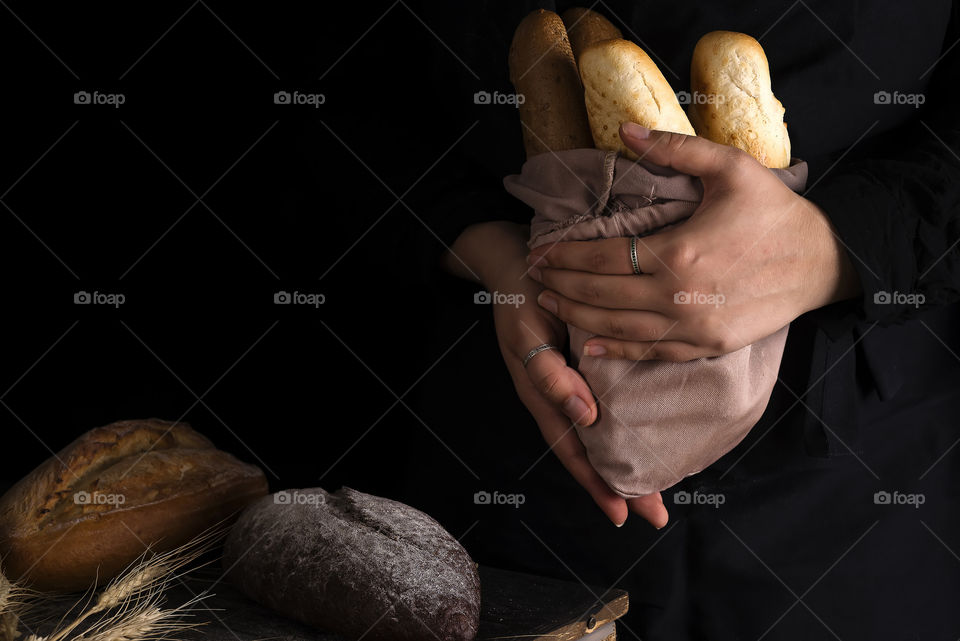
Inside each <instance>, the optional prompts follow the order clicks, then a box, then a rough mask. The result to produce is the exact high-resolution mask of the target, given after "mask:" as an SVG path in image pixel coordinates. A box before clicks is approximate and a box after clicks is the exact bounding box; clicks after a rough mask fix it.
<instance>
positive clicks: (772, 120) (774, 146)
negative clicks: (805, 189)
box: [689, 31, 790, 168]
mask: <svg viewBox="0 0 960 641" xmlns="http://www.w3.org/2000/svg"><path fill="white" fill-rule="evenodd" d="M690 89H691V92H692V93H691V95H692V97H693V100H692V101H691V103H690V107H689V113H690V121H691V122H692V123H693V125H694V127H695V129H696V130H697V134H698V135H700V136H703V137H704V138H707V139H709V140H712V141H713V142H717V143H721V144H724V145H731V146H733V147H737V148H739V149H742V150H743V151H745V152H747V153H749V154H750V155H752V156H753V157H754V158H756V159H757V160H758V161H760V162H761V163H762V164H763V165H764V166H766V167H776V168H784V167H789V166H790V137H789V136H788V135H787V126H786V124H784V122H783V114H784V109H783V105H782V104H780V101H779V100H777V98H776V96H774V95H773V91H772V90H771V88H770V68H769V66H768V64H767V57H766V55H765V54H764V52H763V47H761V46H760V43H759V42H757V41H756V40H754V39H753V38H751V37H750V36H748V35H746V34H743V33H735V32H733V31H713V32H711V33H708V34H706V35H705V36H703V37H702V38H700V41H699V42H697V46H696V47H695V48H694V50H693V61H692V63H691V65H690Z"/></svg>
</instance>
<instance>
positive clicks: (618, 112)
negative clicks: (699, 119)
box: [580, 39, 695, 160]
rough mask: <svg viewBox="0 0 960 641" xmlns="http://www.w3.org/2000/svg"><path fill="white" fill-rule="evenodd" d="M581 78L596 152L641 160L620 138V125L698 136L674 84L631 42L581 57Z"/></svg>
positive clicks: (600, 45)
mask: <svg viewBox="0 0 960 641" xmlns="http://www.w3.org/2000/svg"><path fill="white" fill-rule="evenodd" d="M580 78H581V79H582V81H583V89H584V101H585V103H586V105H587V115H588V117H589V119H590V130H591V133H592V134H593V141H594V144H595V145H596V147H597V148H598V149H604V150H608V151H619V152H620V153H621V154H623V155H624V156H626V157H628V158H631V159H633V160H636V159H637V155H636V154H635V153H634V152H633V151H631V150H630V149H628V148H627V147H626V146H625V145H624V144H623V141H622V140H621V139H620V131H619V130H620V125H621V124H622V123H624V122H635V123H637V124H640V125H643V126H644V127H648V128H650V129H658V130H661V131H672V132H676V133H681V134H687V135H689V136H693V135H695V132H694V130H693V126H692V125H691V124H690V121H689V120H687V115H686V114H685V113H684V112H683V108H682V107H681V106H680V102H679V101H678V100H677V96H676V94H675V93H674V92H673V89H671V87H670V83H668V82H667V80H666V78H664V77H663V74H662V73H661V72H660V69H659V68H657V65H656V64H655V63H654V62H653V60H651V59H650V56H648V55H647V53H646V52H645V51H644V50H643V49H641V48H640V47H638V46H637V45H635V44H634V43H632V42H630V41H628V40H620V39H614V40H604V41H602V42H597V43H594V44H593V45H590V46H589V47H587V49H586V50H585V51H584V52H583V53H582V54H581V55H580Z"/></svg>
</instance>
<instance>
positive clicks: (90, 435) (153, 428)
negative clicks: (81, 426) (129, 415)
mask: <svg viewBox="0 0 960 641" xmlns="http://www.w3.org/2000/svg"><path fill="white" fill-rule="evenodd" d="M266 493H267V481H266V478H265V477H264V475H263V472H261V471H260V469H259V468H258V467H256V466H255V465H249V464H247V463H243V462H241V461H239V460H237V459H235V458H234V457H233V456H231V455H230V454H228V453H226V452H223V451H220V450H218V449H216V448H215V447H214V446H213V444H212V443H211V442H210V441H209V440H208V439H207V438H206V437H204V436H203V435H202V434H200V433H198V432H195V431H194V430H193V429H191V427H190V426H189V425H187V424H186V423H170V422H167V421H161V420H157V419H147V420H137V421H119V422H117V423H111V424H110V425H107V426H105V427H98V428H96V429H92V430H90V431H89V432H86V433H85V434H83V435H82V436H80V437H79V438H77V439H76V440H75V441H73V442H72V443H70V444H69V445H67V446H66V447H65V448H63V449H62V450H60V452H58V453H57V454H56V455H55V456H53V457H52V458H50V459H48V460H47V461H45V462H44V463H42V464H41V465H40V466H39V467H37V468H36V469H34V470H33V471H32V472H31V473H30V474H28V475H27V476H25V477H24V478H23V479H21V480H20V481H19V482H18V483H17V484H16V485H14V486H13V487H12V488H10V490H8V491H7V493H6V494H4V495H3V497H0V556H2V558H3V571H4V573H5V574H6V575H7V576H9V577H10V578H11V579H14V580H20V581H22V582H23V583H25V584H27V585H28V586H29V587H32V588H35V589H37V590H66V591H73V590H86V589H88V588H90V586H91V585H92V584H93V582H94V580H95V579H96V580H97V581H98V583H101V584H102V583H105V582H106V581H107V580H109V579H111V578H113V577H114V576H116V575H117V574H119V573H120V571H121V570H122V569H123V568H125V567H126V566H127V565H128V564H129V563H130V562H131V561H133V560H134V559H136V558H137V557H138V556H139V555H141V554H142V553H143V552H144V545H146V544H154V545H153V547H152V549H154V550H156V551H161V550H168V549H171V548H173V547H176V546H177V545H181V544H183V543H185V542H187V541H188V540H190V539H191V538H193V537H194V536H196V535H197V534H199V533H200V532H202V531H203V530H205V529H207V528H208V527H210V526H212V525H214V524H216V523H219V522H220V521H222V520H224V519H227V518H228V517H230V516H231V515H232V514H234V513H237V512H239V510H240V509H241V508H243V507H244V506H245V505H246V504H247V503H249V502H250V501H252V500H254V499H256V498H257V497H259V496H263V495H264V494H266Z"/></svg>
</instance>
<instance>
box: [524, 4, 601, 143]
mask: <svg viewBox="0 0 960 641" xmlns="http://www.w3.org/2000/svg"><path fill="white" fill-rule="evenodd" d="M509 65H510V82H512V83H513V86H514V88H515V89H516V91H517V93H518V94H519V95H522V96H523V102H522V104H519V111H520V121H521V123H522V125H521V128H522V131H523V145H524V149H525V150H526V152H527V158H530V157H532V156H535V155H537V154H542V153H545V152H548V151H563V150H565V149H578V148H582V147H591V146H592V140H591V137H590V127H589V125H588V124H587V112H586V110H585V108H584V105H583V87H582V86H581V84H580V78H579V75H578V74H577V63H576V62H575V61H574V58H573V51H572V50H571V48H570V41H569V39H568V38H567V30H566V27H564V26H563V20H561V19H560V16H558V15H557V14H555V13H553V12H552V11H545V10H543V9H538V10H537V11H534V12H532V13H530V14H529V15H528V16H527V17H526V18H524V19H523V20H521V21H520V24H519V25H517V30H516V31H515V32H514V34H513V42H512V43H511V44H510V54H509Z"/></svg>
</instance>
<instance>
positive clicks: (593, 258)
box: [587, 249, 608, 274]
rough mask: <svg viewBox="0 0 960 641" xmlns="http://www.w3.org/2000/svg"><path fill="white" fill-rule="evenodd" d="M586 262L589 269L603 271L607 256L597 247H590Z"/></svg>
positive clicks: (597, 271) (606, 263)
mask: <svg viewBox="0 0 960 641" xmlns="http://www.w3.org/2000/svg"><path fill="white" fill-rule="evenodd" d="M587 264H588V265H589V267H590V270H591V271H593V272H596V273H598V274H600V273H604V271H605V269H606V267H607V265H608V261H607V257H606V256H605V255H604V253H603V252H602V251H600V250H599V249H591V250H590V251H589V253H588V254H587Z"/></svg>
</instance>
